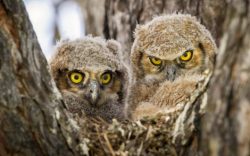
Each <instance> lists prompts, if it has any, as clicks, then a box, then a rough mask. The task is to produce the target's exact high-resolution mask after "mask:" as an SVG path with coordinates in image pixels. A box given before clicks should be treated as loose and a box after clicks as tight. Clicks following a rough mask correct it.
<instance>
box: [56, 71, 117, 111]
mask: <svg viewBox="0 0 250 156" xmlns="http://www.w3.org/2000/svg"><path fill="white" fill-rule="evenodd" d="M117 72H118V71H117ZM117 72H116V71H115V72H113V71H110V70H105V69H104V70H99V71H94V70H93V69H92V70H90V69H84V70H72V71H69V70H66V71H65V76H66V83H65V82H62V83H61V84H65V85H59V86H60V89H61V90H67V91H70V92H72V93H74V95H76V97H77V98H81V99H82V100H84V101H85V104H86V105H89V106H91V107H101V106H105V104H106V103H109V102H111V99H112V100H114V99H119V98H120V97H119V96H120V95H118V94H119V91H121V89H122V88H121V87H122V85H121V79H120V76H119V74H118V73H119V72H118V73H117ZM61 81H63V79H61Z"/></svg>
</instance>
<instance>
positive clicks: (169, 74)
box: [127, 14, 217, 133]
mask: <svg viewBox="0 0 250 156" xmlns="http://www.w3.org/2000/svg"><path fill="white" fill-rule="evenodd" d="M216 51H217V49H216V45H215V43H214V40H213V38H212V36H211V34H210V33H209V31H208V30H207V29H206V28H205V27H204V26H203V25H201V24H200V23H199V22H198V21H197V20H196V18H194V17H192V16H190V15H184V14H173V15H165V16H160V17H156V18H154V19H153V20H152V21H151V22H149V23H147V24H145V25H140V26H137V28H136V31H135V41H134V43H133V47H132V50H131V56H130V59H131V60H130V61H131V66H132V77H133V80H132V83H131V84H130V87H129V90H130V95H129V105H128V107H127V112H128V113H129V116H130V117H131V118H133V119H134V120H136V119H141V118H142V117H144V116H153V115H156V114H157V113H160V112H161V113H166V114H169V116H171V117H174V124H175V127H173V129H175V132H176V133H183V132H180V131H184V130H183V129H186V128H185V125H183V123H184V120H185V122H186V123H187V122H189V121H187V120H188V119H190V120H192V121H190V123H188V124H189V126H190V125H191V124H193V120H194V119H192V117H191V116H193V115H194V113H197V112H195V110H194V107H199V108H200V107H201V104H194V103H199V102H201V101H203V102H204V101H205V100H204V97H205V94H204V92H205V90H206V86H207V84H208V81H209V79H210V76H211V74H212V71H213V68H214V60H215V54H216ZM198 97H201V98H199V99H203V100H199V102H197V99H198ZM172 121H173V120H172V119H171V122H172ZM182 126H183V127H182Z"/></svg>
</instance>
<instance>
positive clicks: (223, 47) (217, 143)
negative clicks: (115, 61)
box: [104, 0, 250, 156]
mask: <svg viewBox="0 0 250 156" xmlns="http://www.w3.org/2000/svg"><path fill="white" fill-rule="evenodd" d="M173 12H181V13H189V14H192V15H194V16H196V17H197V18H198V19H200V21H201V23H202V24H204V25H205V26H206V27H207V28H208V29H209V30H210V31H211V33H212V35H213V37H214V38H215V40H216V43H217V45H218V47H219V51H218V55H217V60H216V62H217V63H216V69H215V72H214V75H213V77H212V80H211V82H210V85H209V88H208V101H209V103H208V107H207V113H206V115H205V116H204V117H203V118H202V121H201V122H200V128H199V137H198V138H197V148H198V149H197V151H196V152H197V153H196V154H197V155H214V156H215V155H225V156H228V155H232V156H235V155H240V156H249V155H250V132H249V129H250V85H249V83H250V61H249V60H250V44H249V41H250V1H249V0H232V1H226V0H220V1H217V0H197V1H193V0H168V1H165V0H131V1H129V0H106V2H105V21H104V35H105V37H106V38H114V39H116V40H118V41H119V42H121V43H122V45H124V46H125V47H124V50H125V52H126V53H127V55H129V53H130V48H131V45H132V42H133V31H134V29H135V27H136V24H138V23H139V24H143V23H145V22H147V21H150V20H151V19H152V17H153V16H156V15H161V14H168V13H173ZM183 154H184V155H185V154H186V155H187V153H183ZM190 155H194V153H192V154H190Z"/></svg>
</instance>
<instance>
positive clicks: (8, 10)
mask: <svg viewBox="0 0 250 156" xmlns="http://www.w3.org/2000/svg"><path fill="white" fill-rule="evenodd" d="M0 53H1V57H0V86H1V87H0V155H1V156H6V155H74V154H75V153H76V150H75V149H76V148H75V144H76V139H77V136H75V135H73V128H72V125H71V124H70V123H69V119H68V117H67V114H66V113H65V112H64V110H65V106H64V104H63V102H62V101H61V97H60V96H58V95H59V94H58V93H57V92H58V91H57V90H56V89H55V85H54V82H52V80H51V76H50V74H49V72H48V64H47V62H46V59H45V57H44V56H43V54H42V52H41V48H40V46H39V44H38V41H37V38H36V35H35V33H34V31H33V28H32V25H31V23H30V21H29V19H28V15H27V12H26V11H25V7H24V4H23V1H21V0H16V1H9V0H0Z"/></svg>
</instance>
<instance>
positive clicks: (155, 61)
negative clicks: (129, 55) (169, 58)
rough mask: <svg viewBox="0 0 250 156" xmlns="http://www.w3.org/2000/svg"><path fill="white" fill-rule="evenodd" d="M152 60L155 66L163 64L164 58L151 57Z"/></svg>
mask: <svg viewBox="0 0 250 156" xmlns="http://www.w3.org/2000/svg"><path fill="white" fill-rule="evenodd" d="M149 60H150V62H151V63H152V64H153V65H155V66H161V64H162V60H161V59H158V58H156V57H149Z"/></svg>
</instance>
